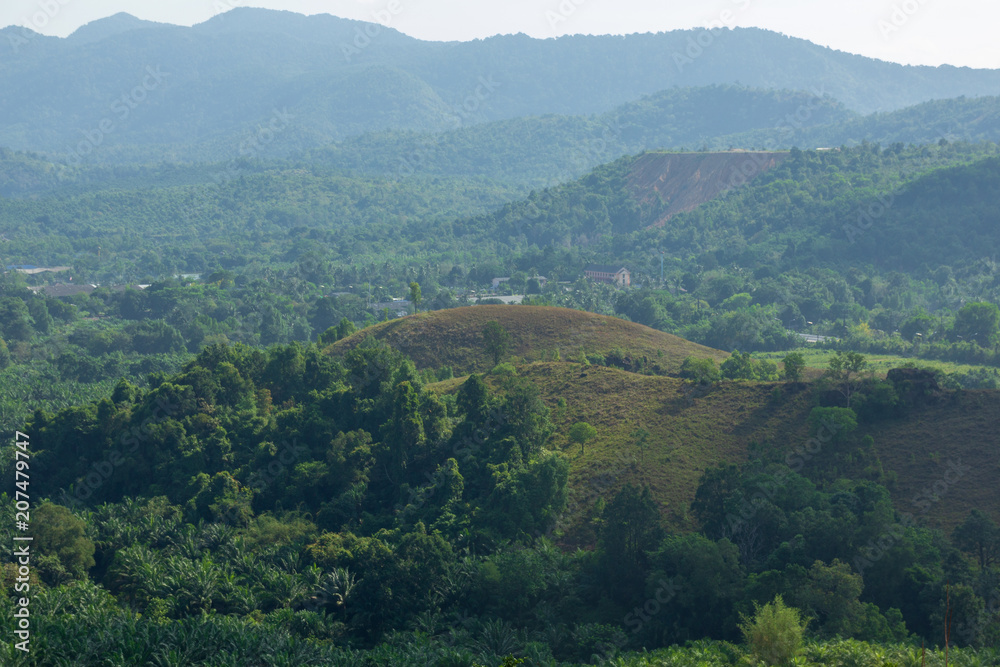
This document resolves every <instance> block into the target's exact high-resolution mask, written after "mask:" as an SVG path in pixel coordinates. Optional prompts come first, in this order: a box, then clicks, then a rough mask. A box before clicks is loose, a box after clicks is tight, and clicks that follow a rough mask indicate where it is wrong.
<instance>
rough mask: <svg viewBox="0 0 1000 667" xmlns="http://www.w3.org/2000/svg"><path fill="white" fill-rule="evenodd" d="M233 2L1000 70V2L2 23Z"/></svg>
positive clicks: (143, 4)
mask: <svg viewBox="0 0 1000 667" xmlns="http://www.w3.org/2000/svg"><path fill="white" fill-rule="evenodd" d="M234 7H269V8H273V9H286V10H291V11H296V12H300V13H303V14H317V13H328V14H333V15H335V16H343V17H348V18H354V19H360V20H368V21H378V22H380V23H383V24H387V25H389V26H391V27H393V28H396V29H397V30H400V31H401V32H404V33H406V34H408V35H412V36H414V37H418V38H421V39H431V40H469V39H475V38H477V37H488V36H490V35H495V34H504V33H516V32H524V33H527V34H529V35H531V36H533V37H555V36H558V35H565V34H574V33H589V34H624V33H633V32H657V31H662V30H674V29H678V28H693V27H698V26H706V25H710V24H713V23H714V24H716V25H728V26H730V27H736V26H756V27H761V28H768V29H770V30H776V31H778V32H782V33H785V34H787V35H793V36H795V37H802V38H804V39H808V40H810V41H813V42H816V43H818V44H822V45H824V46H830V47H832V48H835V49H840V50H843V51H849V52H851V53H860V54H863V55H866V56H871V57H873V58H880V59H882V60H890V61H894V62H900V63H905V64H914V65H940V64H943V63H947V64H951V65H959V66H962V65H964V66H969V67H990V68H1000V48H998V47H997V45H996V44H997V43H996V38H995V31H996V26H997V25H998V24H1000V3H997V2H995V0H947V1H946V0H707V1H706V2H700V1H698V0H498V1H495V2H484V1H482V0H326V1H321V0H286V1H285V2H254V1H253V0H250V1H244V0H159V1H155V0H0V26H6V25H23V26H27V27H30V28H32V29H33V30H35V31H37V32H41V33H44V34H48V35H59V36H66V35H68V34H69V33H71V32H73V30H75V29H76V28H77V27H79V26H81V25H83V24H85V23H88V22H90V21H93V20H95V19H98V18H102V17H104V16H110V15H112V14H115V13H117V12H128V13H129V14H133V15H135V16H138V17H139V18H143V19H147V20H152V21H163V22H166V23H176V24H182V25H193V24H195V23H200V22H202V21H205V20H207V19H209V18H210V17H212V16H213V15H215V14H219V13H221V12H224V11H227V10H229V9H231V8H234Z"/></svg>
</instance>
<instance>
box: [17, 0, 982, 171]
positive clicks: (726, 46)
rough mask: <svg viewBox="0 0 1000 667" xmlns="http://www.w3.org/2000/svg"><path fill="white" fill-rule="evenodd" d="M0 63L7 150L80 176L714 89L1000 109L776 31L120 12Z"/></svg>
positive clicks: (963, 83) (597, 110)
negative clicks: (46, 157) (615, 31)
mask: <svg viewBox="0 0 1000 667" xmlns="http://www.w3.org/2000/svg"><path fill="white" fill-rule="evenodd" d="M0 49H4V50H6V51H7V52H6V53H5V54H4V57H3V59H2V61H0V89H2V90H3V91H4V93H5V94H4V95H3V96H2V97H0V146H6V147H8V148H13V149H18V150H34V151H45V152H49V153H54V154H56V155H61V156H62V159H64V160H66V161H68V162H104V163H113V162H121V161H150V160H152V161H158V160H168V161H188V160H206V159H215V160H220V159H228V158H254V157H261V156H267V155H291V154H296V153H297V152H300V151H302V150H306V149H310V148H315V147H319V146H324V145H328V144H330V143H332V142H335V141H341V140H344V139H346V138H349V137H354V136H359V135H363V134H365V133H370V132H379V131H386V130H394V131H406V130H411V131H418V132H441V131H448V130H459V131H461V130H466V129H468V128H470V127H473V126H476V125H479V124H481V123H485V122H490V121H505V120H510V119H515V118H521V117H525V116H544V115H546V114H558V115H573V116H595V115H601V114H606V113H608V112H610V111H612V110H613V109H615V108H616V107H620V106H621V105H624V104H628V103H634V101H635V100H638V99H639V98H641V97H642V96H644V95H653V94H657V93H661V91H667V93H663V94H667V95H669V94H670V93H669V91H670V90H672V89H674V88H688V87H704V86H713V85H725V86H732V85H737V84H739V86H740V87H745V86H749V87H753V88H760V89H770V90H774V89H782V90H792V91H806V92H807V93H808V94H809V95H812V96H813V97H823V96H829V97H830V98H832V99H833V100H836V101H838V102H840V103H841V104H842V105H843V109H842V111H843V112H847V111H848V110H850V111H851V112H854V113H856V114H868V113H872V112H876V111H878V112H891V111H895V110H898V109H901V108H904V107H907V106H911V105H915V104H919V103H922V102H926V101H929V100H935V99H944V98H956V97H960V96H963V95H964V96H968V97H978V96H986V95H996V94H1000V71H996V70H973V69H968V68H955V67H948V66H945V67H936V68H935V67H910V66H902V65H898V64H893V63H887V62H882V61H877V60H873V59H870V58H865V57H862V56H857V55H851V54H847V53H843V52H838V51H833V50H831V49H828V48H824V47H820V46H817V45H815V44H812V43H810V42H807V41H804V40H801V39H793V38H789V37H786V36H784V35H780V34H777V33H773V32H769V31H765V30H759V29H735V30H720V31H717V32H716V33H715V34H712V33H708V32H706V31H700V30H693V31H692V30H688V31H673V32H669V33H657V34H642V35H639V34H636V35H629V36H626V37H624V38H622V37H616V36H569V37H561V38H558V39H546V40H539V39H532V38H530V37H527V36H525V35H506V36H498V37H492V38H489V39H485V40H476V41H472V42H424V41H420V40H417V39H413V38H410V37H407V36H406V35H403V34H401V33H399V32H397V31H394V30H392V29H390V28H386V27H382V26H378V25H377V24H368V23H362V22H357V21H351V20H346V19H340V18H335V17H332V16H329V15H319V16H311V17H305V16H302V15H298V14H294V13H291V12H278V11H271V10H261V9H249V8H241V9H235V10H232V11H230V12H228V13H226V14H222V15H220V16H217V17H215V18H213V19H211V20H209V21H207V22H205V23H202V24H200V25H197V26H194V27H191V28H187V27H178V26H171V25H164V24H157V23H151V22H147V21H140V20H139V19H136V18H134V17H131V16H128V15H125V14H119V15H116V16H113V17H110V18H107V19H103V20H101V21H96V22H94V23H91V24H89V25H87V26H84V27H82V28H80V29H79V30H78V31H77V32H76V33H74V34H73V35H71V36H70V37H68V38H66V39H60V38H54V37H45V36H41V35H37V34H35V33H32V32H31V31H29V30H27V29H24V28H16V27H9V28H5V29H3V30H0ZM643 104H645V106H646V107H647V108H649V109H652V110H653V112H654V113H653V114H652V116H649V115H647V116H645V117H644V116H643V113H641V112H642V108H638V109H635V110H634V111H635V112H637V113H633V116H634V119H635V121H636V125H637V126H638V127H640V128H645V129H644V131H648V130H649V128H650V127H651V125H650V124H651V123H654V122H660V121H661V120H662V119H661V118H658V117H656V100H655V98H654V100H653V101H652V102H649V101H647V102H645V103H643ZM741 111H742V110H741V109H729V110H726V112H727V113H728V114H729V120H732V117H733V116H734V115H738V114H739V113H740V112H741ZM705 115H706V116H711V110H705ZM845 115H849V114H846V113H845ZM839 120H840V121H842V122H852V121H851V119H850V118H846V117H843V118H840V119H839ZM853 122H856V123H858V122H860V121H857V120H854V121H853ZM775 124H776V123H775V122H774V121H771V122H770V123H769V124H765V125H761V124H759V123H757V124H754V125H752V126H751V127H745V126H744V127H743V128H742V129H740V130H739V131H742V132H748V131H763V130H768V129H773V128H774V126H775ZM815 124H817V123H816V121H815V120H814V121H813V122H811V123H810V125H815ZM863 128H864V124H863V123H862V124H861V125H858V126H857V129H858V130H861V129H863ZM714 129H715V128H706V130H710V131H708V132H706V134H711V131H712V130H714ZM831 136H833V135H831ZM688 138H689V137H688V136H685V137H683V139H684V140H687V139H688ZM594 164H596V161H595V162H594Z"/></svg>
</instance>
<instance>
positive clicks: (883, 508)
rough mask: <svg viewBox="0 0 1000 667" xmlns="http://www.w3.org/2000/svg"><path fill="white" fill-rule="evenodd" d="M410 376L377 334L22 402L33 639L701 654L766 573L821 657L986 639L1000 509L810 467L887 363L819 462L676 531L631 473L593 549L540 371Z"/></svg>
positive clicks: (479, 655)
mask: <svg viewBox="0 0 1000 667" xmlns="http://www.w3.org/2000/svg"><path fill="white" fill-rule="evenodd" d="M426 379H427V378H426V376H425V374H421V373H419V372H417V370H416V369H415V368H414V366H413V364H412V362H410V361H408V360H407V359H405V358H404V357H402V356H401V355H400V354H399V353H398V352H395V351H393V350H392V349H391V348H387V347H385V346H382V345H379V344H377V343H375V342H373V341H372V342H369V343H366V344H364V345H362V346H360V347H359V348H356V349H355V350H353V351H351V352H348V353H347V354H346V355H344V356H343V357H342V358H334V357H331V356H329V355H327V354H324V353H323V352H322V351H321V349H319V348H318V347H316V346H315V345H302V344H291V345H279V346H274V347H271V348H268V349H267V350H260V349H255V348H252V347H248V346H244V345H242V344H233V345H228V346H227V345H212V346H210V347H208V348H206V349H205V350H204V351H203V352H202V353H201V354H199V355H198V357H197V358H196V359H195V360H193V361H191V362H190V363H187V364H185V365H184V366H183V368H182V369H181V371H180V372H179V373H178V374H174V375H169V374H164V373H153V374H151V375H150V377H149V388H148V389H145V390H143V389H140V388H138V387H137V386H135V385H134V384H132V383H130V382H128V381H125V380H122V381H120V382H118V384H117V385H116V386H115V388H114V391H113V393H112V395H111V396H110V397H108V398H105V399H102V400H100V401H97V402H93V403H89V404H85V405H81V406H78V407H72V408H67V409H63V410H60V411H56V412H51V411H47V410H42V409H39V410H36V411H35V413H34V414H33V415H32V417H31V418H30V419H29V420H28V423H27V424H26V426H25V427H24V430H25V433H26V434H27V436H28V437H29V439H30V441H31V442H32V443H34V444H33V447H34V448H35V449H34V451H33V452H32V463H31V470H32V480H33V488H34V491H33V492H34V493H35V494H36V495H37V496H38V497H46V498H50V499H51V500H50V501H48V502H47V503H45V504H42V505H40V506H39V507H37V508H36V509H35V510H34V513H33V521H34V522H35V523H34V525H36V526H39V527H38V528H37V532H36V533H35V537H36V540H37V542H36V549H38V551H39V553H41V554H43V555H42V556H41V557H40V559H39V560H37V561H36V569H35V573H36V575H35V576H36V577H37V579H32V581H31V586H32V590H33V591H34V593H35V595H37V596H38V597H37V599H38V605H39V606H38V607H35V608H33V610H34V611H33V613H34V614H37V616H36V617H35V623H36V624H37V625H36V626H35V628H36V633H37V637H38V639H37V640H36V641H37V643H36V644H35V645H34V650H35V652H36V653H35V654H34V655H38V654H41V655H44V656H45V657H44V658H41V659H43V660H46V661H48V662H52V663H58V662H59V661H60V660H65V659H71V660H78V661H80V660H82V661H83V663H84V664H90V662H91V661H93V660H96V659H97V657H98V656H101V655H114V656H118V657H117V658H114V659H113V662H112V663H111V664H145V663H147V662H150V661H155V660H166V659H173V660H188V661H191V662H194V661H199V660H211V656H212V655H213V654H214V653H215V652H216V651H219V650H221V649H222V647H223V646H227V647H230V648H229V649H228V651H229V652H230V655H229V656H227V658H226V660H229V661H230V662H211V664H248V663H246V662H245V661H253V660H262V659H263V657H262V656H265V655H266V656H269V658H268V659H269V660H272V661H273V660H281V659H283V660H291V661H293V662H297V664H302V663H303V662H308V661H317V660H327V661H329V660H334V661H337V660H344V661H345V662H344V663H343V664H380V663H381V664H386V663H385V662H381V661H393V662H392V663H391V664H409V663H407V662H406V660H429V661H431V664H449V665H472V664H473V663H474V662H476V661H478V662H480V663H483V662H485V663H486V664H499V661H500V660H501V659H502V658H503V657H504V656H505V655H511V654H516V655H519V656H525V657H528V658H529V659H530V660H531V661H532V663H533V664H557V663H559V662H570V663H577V662H587V663H591V662H593V661H594V660H598V659H607V658H612V657H613V656H616V655H618V654H620V653H624V652H627V651H628V650H629V649H633V648H638V647H640V646H645V647H647V648H656V647H659V646H664V645H668V644H675V643H678V642H680V643H683V642H685V641H688V640H694V639H712V640H715V641H716V642H723V643H718V644H712V643H709V644H697V645H696V646H700V647H701V648H699V649H697V650H700V651H706V652H707V653H708V654H709V655H711V654H715V653H718V654H719V658H718V659H719V660H726V659H738V658H739V656H741V655H743V653H744V651H750V648H741V645H742V639H741V631H740V618H741V614H742V617H743V618H749V617H753V613H754V609H755V607H754V604H755V603H757V604H760V605H763V604H765V603H768V602H771V601H772V600H773V599H774V598H775V596H776V595H781V596H782V598H783V600H784V601H785V602H786V603H787V604H789V605H790V606H793V607H794V608H796V609H798V610H800V611H801V612H802V613H803V614H804V615H805V618H807V619H808V621H809V623H808V626H807V627H808V632H809V637H810V641H812V642H826V643H820V644H815V645H810V648H809V649H808V652H809V653H811V654H812V656H813V657H812V659H813V660H814V661H815V664H831V665H832V664H840V663H837V662H836V661H835V658H834V656H836V655H841V654H842V653H843V652H844V651H849V650H854V651H857V652H859V654H861V655H864V654H865V653H866V652H868V650H869V649H866V648H864V645H860V644H856V645H852V644H846V645H841V644H838V643H837V641H839V640H843V639H856V640H860V641H867V642H878V643H882V644H887V645H892V644H899V643H901V644H904V645H908V646H909V647H910V648H909V649H905V650H903V653H904V654H906V655H908V656H911V657H912V656H913V655H915V653H914V651H913V647H915V646H917V644H915V643H914V642H917V643H919V641H920V640H921V639H922V640H923V641H924V642H925V643H926V644H928V645H930V646H932V647H935V646H939V645H941V644H942V643H943V638H944V636H945V629H944V627H945V623H946V619H947V622H948V623H949V624H950V625H949V627H951V628H952V632H951V635H950V645H951V647H952V657H953V660H956V664H973V663H971V662H969V663H962V662H958V660H961V659H979V660H980V661H984V662H980V663H979V664H989V661H990V660H995V659H996V654H995V652H991V650H990V649H986V648H983V647H987V646H991V645H995V643H996V641H997V633H1000V625H998V619H997V618H996V616H995V611H996V610H995V604H996V602H995V599H994V598H993V597H992V596H994V595H995V594H996V587H995V582H996V575H997V572H996V550H997V541H996V540H997V537H996V536H997V534H998V528H997V526H996V524H995V523H993V522H992V520H990V519H989V518H988V517H987V516H986V515H983V514H980V513H977V512H973V513H971V514H970V515H969V516H968V517H967V518H966V520H965V521H963V522H962V523H961V524H960V525H959V526H958V527H957V528H955V530H954V531H953V533H952V534H950V535H945V534H941V533H940V532H937V531H935V530H931V529H927V528H924V527H922V526H920V525H919V524H917V523H913V522H912V520H908V519H907V518H906V517H905V516H902V515H900V514H899V513H898V512H897V511H896V510H894V509H893V507H892V505H891V503H890V502H889V493H888V491H887V490H886V489H885V488H884V487H883V486H881V485H880V484H879V483H877V482H873V481H866V480H849V479H841V478H836V477H830V474H831V472H832V471H833V470H835V469H836V468H835V467H830V464H829V463H823V461H829V462H831V463H832V462H833V461H835V460H837V459H838V458H839V457H840V456H841V455H842V454H846V453H848V452H850V451H851V450H852V449H853V448H854V447H856V446H858V445H859V444H860V446H861V447H862V448H863V447H864V446H865V445H864V443H857V442H856V440H855V439H854V437H853V436H852V432H853V430H854V428H855V427H856V425H857V420H858V419H859V418H862V417H864V415H865V414H868V415H871V414H873V413H871V410H872V409H873V406H877V405H878V404H879V403H878V401H879V400H880V398H879V397H880V396H882V393H881V390H880V389H878V386H877V385H869V386H868V388H867V389H866V388H865V387H864V386H862V387H860V388H859V389H858V390H857V392H856V393H857V396H862V397H864V396H868V397H869V399H868V401H860V400H857V399H856V400H855V404H857V405H861V404H862V403H865V404H866V405H868V406H869V407H868V408H867V409H865V410H862V411H861V412H860V413H858V414H857V415H856V413H855V410H853V409H849V408H840V407H816V408H814V409H813V411H812V414H811V416H810V421H811V424H812V426H811V428H812V432H813V433H814V436H815V437H816V438H819V439H820V440H821V441H822V442H824V443H826V448H825V451H824V452H823V454H824V457H825V458H822V459H821V462H820V463H819V464H815V463H814V464H812V465H809V466H805V467H804V466H803V465H802V463H801V461H797V460H796V457H795V456H793V455H791V454H789V455H787V456H786V454H785V451H784V449H785V448H784V447H777V448H774V449H763V450H761V451H760V452H759V456H758V457H756V458H755V459H753V460H751V461H749V462H747V463H745V464H743V465H736V464H734V465H728V466H725V467H722V468H718V469H713V470H708V471H706V472H705V474H704V476H703V478H702V479H701V482H700V485H699V488H698V492H697V496H696V499H695V502H694V503H693V504H692V506H691V508H690V509H691V512H692V513H693V514H694V515H695V516H696V517H697V518H698V521H699V524H700V525H701V530H700V531H699V532H697V533H693V534H675V533H670V532H667V531H665V530H664V528H663V527H662V524H661V519H660V515H659V510H658V509H657V506H656V504H655V503H653V502H652V500H651V498H650V497H649V491H648V489H643V488H639V487H635V486H631V485H626V486H625V487H622V488H621V489H619V490H617V491H616V492H614V493H613V494H611V495H609V496H608V498H607V500H606V502H605V501H599V502H598V503H597V504H596V505H595V507H594V509H593V514H592V521H593V525H594V529H595V533H596V535H597V536H598V537H597V542H596V545H595V548H594V549H593V550H586V551H576V552H570V553H564V552H561V551H560V550H559V549H558V548H557V546H556V543H554V542H553V540H558V537H559V536H558V534H552V533H550V532H549V531H548V527H549V526H550V525H551V522H552V520H553V518H554V517H556V516H557V515H558V514H559V513H560V512H561V511H562V510H564V509H565V506H566V499H567V497H566V494H567V470H568V458H567V455H566V454H564V453H560V452H559V451H553V450H551V449H550V448H549V447H548V446H547V442H548V441H549V439H550V436H551V435H552V434H553V424H552V422H551V420H550V410H549V408H548V407H546V405H545V404H544V403H543V402H541V401H540V400H539V395H538V390H537V388H535V387H534V386H533V385H532V384H531V383H530V382H528V381H526V380H521V379H519V378H518V377H516V376H507V377H503V376H499V377H498V378H497V379H496V380H491V382H490V383H486V382H484V378H482V377H481V376H477V375H473V376H470V377H468V378H467V379H465V380H464V381H462V383H461V385H460V386H459V388H458V391H457V392H455V393H448V394H441V393H439V392H436V391H432V390H431V389H430V388H429V387H428V386H427V385H425V380H426ZM906 400H914V399H906ZM875 409H878V408H875ZM859 410H861V408H859ZM864 418H866V419H870V418H872V417H871V416H869V417H864ZM12 454H13V453H12V451H11V450H10V449H7V450H6V454H5V459H4V467H5V470H4V474H5V475H9V476H11V477H13V471H12V468H13V465H14V461H13V455H12ZM7 506H8V507H11V506H10V505H7ZM11 511H12V508H11ZM2 525H3V526H4V529H3V530H5V531H9V530H10V528H9V526H12V525H13V521H12V520H7V521H4V522H3V523H2ZM13 567H14V566H12V565H11V566H7V569H6V570H5V571H6V572H7V577H8V580H12V578H13V576H14V574H13V572H14V570H13V569H12V568H13ZM3 613H4V615H5V625H7V626H8V627H9V626H10V625H11V624H12V620H13V619H12V616H11V614H12V610H11V609H10V608H9V607H5V609H4V611H3ZM758 616H759V614H758ZM71 618H72V619H75V620H74V621H70V620H69V619H71ZM98 627H99V628H100V631H99V632H97V631H96V629H97V628H98ZM164 642H166V643H168V645H169V647H170V648H169V649H166V648H161V645H162V643H164ZM831 642H832V643H831ZM955 647H967V648H966V649H965V651H964V652H962V651H955V650H954V649H955ZM5 650H7V651H9V653H8V655H14V654H13V650H14V649H13V648H11V647H10V646H9V645H8V646H5ZM168 650H169V652H168ZM691 650H695V649H691ZM882 650H885V649H882ZM751 652H752V651H751ZM824 655H825V656H826V657H823V656H824ZM977 655H978V656H979V657H978V658H974V656H977ZM169 656H173V657H172V658H169ZM963 656H964V658H963ZM395 660H399V661H400V662H395ZM349 661H354V662H349ZM78 664H80V663H78ZM621 664H631V663H621ZM670 664H689V663H687V662H675V663H670ZM690 664H694V663H693V662H691V663H690ZM711 664H715V663H711ZM719 664H731V663H727V662H719ZM810 664H813V663H810ZM858 664H874V663H858Z"/></svg>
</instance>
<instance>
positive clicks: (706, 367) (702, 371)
mask: <svg viewBox="0 0 1000 667" xmlns="http://www.w3.org/2000/svg"><path fill="white" fill-rule="evenodd" d="M681 377H682V378H685V379H688V380H693V381H695V382H697V383H698V384H710V383H712V382H717V381H718V380H719V367H718V366H716V365H715V360H714V359H707V358H706V359H699V358H697V357H688V358H687V359H685V360H684V363H683V364H681Z"/></svg>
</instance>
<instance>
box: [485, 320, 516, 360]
mask: <svg viewBox="0 0 1000 667" xmlns="http://www.w3.org/2000/svg"><path fill="white" fill-rule="evenodd" d="M483 345H484V347H485V348H486V354H487V355H489V356H491V357H493V365H494V366H496V365H497V364H499V363H500V360H501V359H503V358H504V356H506V354H507V352H509V351H510V334H509V333H507V330H506V329H504V328H503V327H502V326H500V323H499V322H497V321H496V320H490V321H489V322H487V323H486V326H484V327H483Z"/></svg>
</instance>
